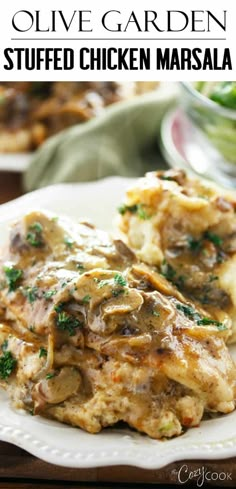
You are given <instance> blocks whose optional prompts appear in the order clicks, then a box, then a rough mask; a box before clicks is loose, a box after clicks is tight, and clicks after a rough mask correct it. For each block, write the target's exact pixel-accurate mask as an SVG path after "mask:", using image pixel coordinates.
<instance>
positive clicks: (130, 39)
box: [0, 0, 236, 81]
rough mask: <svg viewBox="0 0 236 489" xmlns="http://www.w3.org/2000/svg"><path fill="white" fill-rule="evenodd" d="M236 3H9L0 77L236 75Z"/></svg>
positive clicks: (2, 24) (3, 15)
mask: <svg viewBox="0 0 236 489" xmlns="http://www.w3.org/2000/svg"><path fill="white" fill-rule="evenodd" d="M235 20H236V2H235V0H224V1H222V2H216V1H215V0H178V2H177V1H176V0H166V1H165V2H163V1H162V2H157V1H156V0H146V1H145V2H142V6H141V2H139V3H138V2H137V0H136V1H135V0H129V1H128V2H125V1H121V0H119V1H118V0H100V1H99V2H98V1H97V0H80V1H79V2H78V0H77V1H76V0H70V1H68V2H65V0H48V1H47V2H46V1H42V0H8V2H1V6H0V29H1V31H0V32H1V47H0V80H1V81H9V80H12V81H27V80H30V81H33V80H35V81H43V80H51V81H54V80H98V81H99V80H106V81H119V80H124V81H125V80H127V81H128V80H137V81H138V80H161V81H163V80H167V81H168V80H176V81H178V80H200V79H202V80H206V81H210V80H228V81H231V80H235V78H236V28H235Z"/></svg>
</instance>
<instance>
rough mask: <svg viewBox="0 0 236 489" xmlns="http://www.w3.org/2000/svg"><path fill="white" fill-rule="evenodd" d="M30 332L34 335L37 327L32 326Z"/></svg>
mask: <svg viewBox="0 0 236 489" xmlns="http://www.w3.org/2000/svg"><path fill="white" fill-rule="evenodd" d="M29 330H30V331H31V333H34V332H35V326H33V325H32V324H31V325H30V327H29Z"/></svg>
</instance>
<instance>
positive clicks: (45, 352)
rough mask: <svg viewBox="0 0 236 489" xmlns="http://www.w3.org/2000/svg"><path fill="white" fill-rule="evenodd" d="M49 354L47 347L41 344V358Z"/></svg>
mask: <svg viewBox="0 0 236 489" xmlns="http://www.w3.org/2000/svg"><path fill="white" fill-rule="evenodd" d="M47 354H48V352H47V350H46V348H44V347H43V346H41V348H40V349H39V358H42V357H47Z"/></svg>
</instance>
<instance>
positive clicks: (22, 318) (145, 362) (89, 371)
mask: <svg viewBox="0 0 236 489" xmlns="http://www.w3.org/2000/svg"><path fill="white" fill-rule="evenodd" d="M0 283H1V287H0V289H1V290H0V323H1V324H0V344H1V353H0V383H1V385H2V386H3V387H4V388H5V389H6V390H7V392H8V393H9V396H10V397H11V399H12V401H13V403H14V405H15V406H16V407H19V408H24V409H26V410H28V411H30V412H31V413H34V414H40V415H43V416H46V417H48V418H53V419H57V420H59V421H61V422H64V423H68V424H71V425H73V426H77V427H80V428H82V429H84V430H87V431H89V432H91V433H97V432H99V431H100V430H101V429H102V428H103V427H107V426H113V425H115V424H116V423H117V422H119V421H123V422H125V423H127V424H128V425H129V426H130V427H133V428H135V429H137V430H139V431H141V432H144V433H146V434H147V435H149V436H150V437H153V438H162V437H166V438H170V437H173V436H177V435H180V434H181V433H182V431H183V430H184V429H186V428H189V427H192V426H196V425H198V424H199V423H200V421H201V419H202V416H203V414H204V413H209V412H219V413H229V412H231V411H233V410H234V407H235V404H234V399H235V366H234V364H233V362H232V360H231V357H230V354H229V352H228V349H227V347H226V345H225V340H226V338H227V337H228V335H229V329H228V328H230V322H229V320H228V317H227V315H226V314H223V313H222V314H221V317H220V318H219V320H216V319H213V318H212V317H207V316H206V312H205V311H204V310H203V309H201V308H197V307H196V306H195V304H194V303H193V302H190V301H189V302H187V301H186V300H185V299H184V297H183V296H182V295H181V293H180V292H179V291H178V290H177V289H176V288H175V287H174V286H173V285H172V284H171V283H169V282H168V281H167V280H166V279H165V278H164V277H163V276H162V275H160V274H158V273H157V272H156V271H155V270H153V269H152V268H150V267H148V266H147V265H144V264H142V263H140V262H139V261H138V260H137V258H136V256H135V255H134V253H133V252H132V251H131V250H130V249H129V248H128V247H127V246H126V245H125V244H124V243H123V242H122V241H120V240H111V239H110V238H109V236H108V235H107V234H106V233H104V232H102V231H99V230H97V229H95V228H94V227H93V226H91V225H90V224H86V223H84V224H83V223H80V224H72V223H71V222H70V221H68V220H67V219H57V218H55V217H53V216H51V215H49V214H48V215H46V214H43V213H41V212H31V213H29V214H28V215H26V216H25V217H24V218H23V219H21V220H20V221H18V222H16V223H15V224H14V225H13V226H12V229H11V231H10V237H9V241H8V243H7V244H6V246H5V248H3V249H2V252H1V261H0Z"/></svg>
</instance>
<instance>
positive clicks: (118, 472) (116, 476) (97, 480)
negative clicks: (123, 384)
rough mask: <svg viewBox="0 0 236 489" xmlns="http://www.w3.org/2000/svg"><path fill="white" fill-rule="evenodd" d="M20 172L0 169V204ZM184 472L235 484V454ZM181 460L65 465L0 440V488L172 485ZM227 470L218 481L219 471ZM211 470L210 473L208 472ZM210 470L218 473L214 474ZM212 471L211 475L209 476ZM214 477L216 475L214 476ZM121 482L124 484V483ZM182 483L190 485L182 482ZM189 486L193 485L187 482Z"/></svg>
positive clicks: (215, 483) (18, 191)
mask: <svg viewBox="0 0 236 489" xmlns="http://www.w3.org/2000/svg"><path fill="white" fill-rule="evenodd" d="M22 193H23V189H22V184H21V176H20V174H16V173H7V172H0V204H2V203H4V202H7V201H9V200H12V199H14V198H16V197H19V196H20V195H22ZM186 464H187V467H188V474H191V473H192V474H193V473H195V477H194V479H192V481H193V480H194V481H195V483H196V481H197V471H198V472H199V473H203V472H205V473H207V472H208V473H209V474H210V475H209V476H208V479H209V478H210V480H209V483H207V482H206V480H205V481H204V483H203V485H202V486H201V487H233V488H235V487H236V458H234V459H227V460H218V461H206V460H197V461H188V462H187V463H186ZM182 465H183V462H177V463H174V464H171V465H169V466H167V467H164V468H163V469H161V470H150V471H146V470H142V469H137V468H133V467H109V468H107V467H106V468H105V467H104V468H98V469H96V468H95V469H83V470H77V469H65V468H63V467H56V466H54V465H51V464H47V463H45V462H42V461H41V460H39V459H37V458H35V457H33V456H32V455H30V454H28V453H26V452H25V451H23V450H21V449H20V448H18V447H15V446H13V445H9V444H8V443H3V442H0V489H10V488H11V489H32V488H34V489H36V488H42V489H60V488H63V489H67V488H68V489H75V488H78V487H80V489H89V488H90V489H101V488H107V489H118V488H121V487H122V488H124V487H129V486H130V487H136V488H140V489H141V488H142V489H144V488H145V489H147V485H148V484H154V485H155V484H156V485H159V487H163V486H164V487H165V489H168V488H174V487H176V484H179V481H178V473H179V470H180V468H181V466H182ZM227 473H228V474H229V476H228V479H226V480H225V481H223V482H222V477H223V476H222V475H221V481H220V480H219V475H220V474H227ZM212 474H213V475H212ZM214 474H218V477H217V476H216V475H214ZM211 475H212V478H211ZM216 477H217V479H216ZM124 483H126V484H125V486H124ZM184 487H190V486H188V484H184ZM191 487H197V486H195V484H194V485H193V483H192V482H191Z"/></svg>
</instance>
